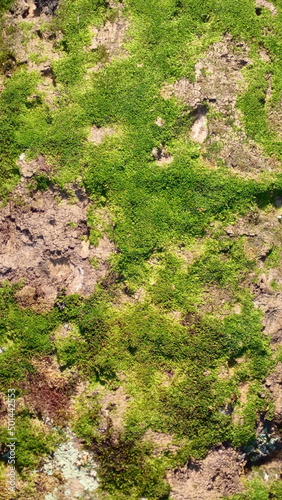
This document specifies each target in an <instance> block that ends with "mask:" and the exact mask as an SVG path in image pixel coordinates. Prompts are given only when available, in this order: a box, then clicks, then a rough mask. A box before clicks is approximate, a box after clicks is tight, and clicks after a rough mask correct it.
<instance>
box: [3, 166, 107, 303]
mask: <svg viewBox="0 0 282 500" xmlns="http://www.w3.org/2000/svg"><path fill="white" fill-rule="evenodd" d="M40 162H41V171H42V170H43V171H44V169H47V168H48V167H47V166H45V163H44V161H43V160H42V158H41V159H40V160H39V161H38V163H37V167H38V168H40ZM35 168H36V162H35V163H34V162H33V163H32V165H29V166H28V167H27V165H24V167H23V170H24V171H25V175H28V176H30V174H31V172H32V171H34V169H35ZM88 206H89V200H88V198H87V195H86V194H85V192H84V191H83V189H81V188H80V187H78V186H76V187H74V196H73V198H72V200H71V202H70V200H69V199H68V197H67V195H66V194H64V193H62V192H60V191H59V190H58V189H57V188H56V187H54V186H52V185H50V186H49V188H48V189H47V190H46V191H35V192H33V193H30V191H29V190H28V188H27V184H26V182H25V181H24V180H23V181H22V183H21V184H20V186H18V188H17V189H16V191H15V192H14V194H13V195H12V196H11V199H10V202H9V204H8V205H7V206H6V207H4V208H3V209H2V210H1V211H0V226H1V236H0V238H1V247H0V279H1V280H2V281H3V280H5V279H8V280H9V281H10V282H11V283H16V282H19V280H21V279H24V283H25V287H24V288H23V289H22V290H21V291H20V292H19V293H18V301H19V303H20V304H21V305H22V306H23V307H26V306H27V305H29V306H33V307H34V308H39V309H40V308H44V307H45V308H46V307H47V308H48V307H51V306H52V305H53V304H54V301H55V300H56V297H57V294H58V293H59V292H60V291H61V290H62V289H63V288H64V289H65V290H66V293H67V294H73V293H79V294H80V295H83V296H87V295H90V294H91V293H93V290H94V285H95V284H96V283H97V282H98V281H99V280H100V279H101V278H102V277H104V276H105V275H106V273H107V259H108V258H109V256H110V254H111V252H112V251H113V250H114V245H113V243H111V241H110V240H109V238H108V237H107V236H106V235H104V236H103V237H102V238H101V239H100V241H99V244H98V246H97V247H93V246H92V245H90V243H89V240H88V236H89V230H88V227H87V208H88ZM91 258H92V259H94V260H95V263H97V265H95V268H94V267H93V265H91V263H90V260H91ZM89 259H90V260H89Z"/></svg>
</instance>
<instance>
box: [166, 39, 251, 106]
mask: <svg viewBox="0 0 282 500" xmlns="http://www.w3.org/2000/svg"><path fill="white" fill-rule="evenodd" d="M236 48H237V50H236ZM238 49H240V52H238ZM249 62H250V59H249V57H248V49H247V47H246V45H244V44H243V43H236V44H235V43H234V42H233V41H232V38H231V36H230V35H226V36H225V37H224V38H223V39H222V40H221V41H220V42H217V43H215V44H214V45H213V46H211V48H210V49H209V50H208V52H207V53H206V54H205V56H204V57H203V58H202V59H200V61H199V62H197V64H196V66H195V71H196V81H195V82H193V83H192V82H189V81H188V80H186V79H185V78H182V79H181V80H179V81H178V82H176V83H175V84H174V95H175V96H176V97H179V98H180V99H182V100H184V101H185V102H186V104H188V105H189V106H192V107H195V106H198V105H200V104H202V103H203V102H204V101H207V102H215V103H216V105H217V107H218V108H219V109H221V111H223V112H227V111H228V109H227V107H228V106H231V107H232V108H234V106H235V103H236V98H237V94H238V92H239V90H240V89H242V88H244V87H245V85H246V84H245V81H244V78H243V76H242V74H241V71H240V70H241V69H242V68H243V67H244V66H246V65H247V64H249Z"/></svg>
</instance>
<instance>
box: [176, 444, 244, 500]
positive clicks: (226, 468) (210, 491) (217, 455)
mask: <svg viewBox="0 0 282 500" xmlns="http://www.w3.org/2000/svg"><path fill="white" fill-rule="evenodd" d="M243 467H244V456H243V455H242V454H240V453H238V452H237V451H235V450H234V449H232V448H226V447H224V446H220V447H217V448H215V449H213V450H211V451H210V452H209V453H208V455H207V456H206V458H205V459H204V460H199V461H191V462H189V463H188V464H187V466H185V467H183V468H180V469H176V470H174V471H173V472H169V473H168V481H169V484H170V486H171V488H172V492H171V498H172V499H173V500H216V499H220V498H222V497H223V496H227V495H233V494H235V493H238V492H240V491H242V486H241V484H240V478H241V476H242V471H243Z"/></svg>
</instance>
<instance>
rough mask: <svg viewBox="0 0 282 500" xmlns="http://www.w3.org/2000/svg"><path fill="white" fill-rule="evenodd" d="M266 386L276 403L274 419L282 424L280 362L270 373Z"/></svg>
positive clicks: (281, 365) (281, 370)
mask: <svg viewBox="0 0 282 500" xmlns="http://www.w3.org/2000/svg"><path fill="white" fill-rule="evenodd" d="M265 387H266V389H267V390H268V391H269V393H270V397H271V399H272V401H273V403H274V420H275V423H277V424H278V425H281V424H282V364H281V363H280V362H279V363H278V364H277V366H276V368H275V370H274V371H273V372H272V373H270V375H268V377H267V378H266V381H265Z"/></svg>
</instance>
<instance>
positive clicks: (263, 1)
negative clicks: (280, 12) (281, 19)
mask: <svg viewBox="0 0 282 500" xmlns="http://www.w3.org/2000/svg"><path fill="white" fill-rule="evenodd" d="M256 6H257V7H258V8H261V7H264V8H265V9H268V10H270V12H271V13H272V14H273V15H274V16H276V15H277V9H276V8H275V7H274V5H273V3H271V2H268V1H267V0H256Z"/></svg>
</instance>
